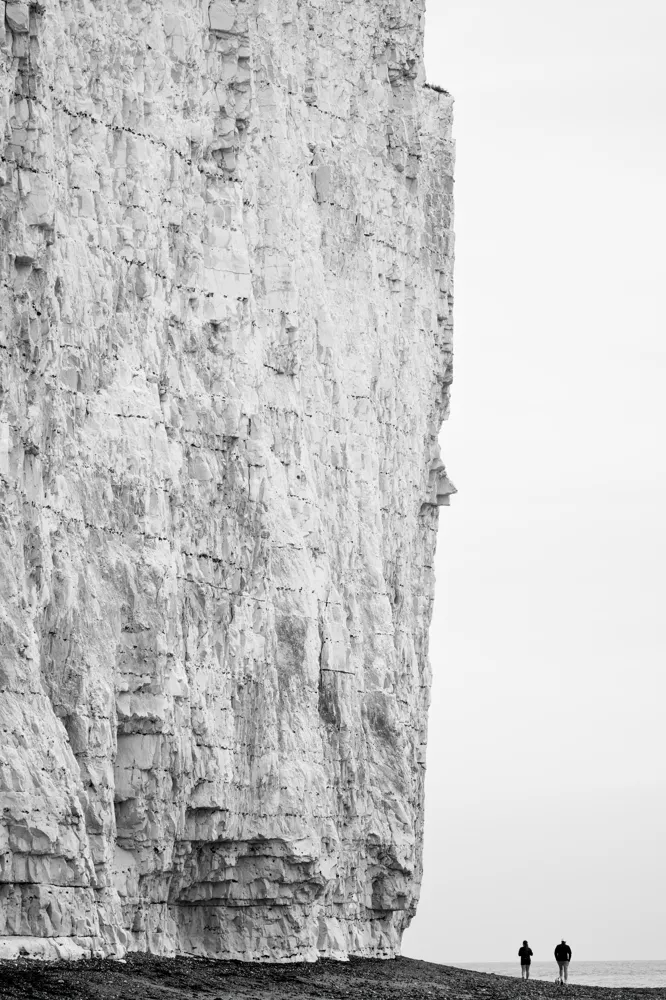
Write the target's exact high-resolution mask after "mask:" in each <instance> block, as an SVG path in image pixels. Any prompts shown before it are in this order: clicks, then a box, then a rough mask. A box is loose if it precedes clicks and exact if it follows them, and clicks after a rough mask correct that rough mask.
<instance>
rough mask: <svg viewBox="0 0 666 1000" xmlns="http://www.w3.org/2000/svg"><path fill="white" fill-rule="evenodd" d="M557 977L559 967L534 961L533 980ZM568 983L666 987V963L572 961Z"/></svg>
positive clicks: (505, 966)
mask: <svg viewBox="0 0 666 1000" xmlns="http://www.w3.org/2000/svg"><path fill="white" fill-rule="evenodd" d="M446 964H447V965H449V964H455V968H457V969H473V970H474V971H475V972H494V973H495V975H496V976H517V977H518V978H520V965H519V964H518V963H517V962H477V963H466V964H465V965H461V964H459V963H448V962H447V963H446ZM556 978H557V965H556V963H555V960H554V959H553V961H552V962H532V965H531V966H530V979H546V980H549V981H550V982H553V981H554V980H555V979H556ZM569 982H570V983H576V984H578V985H580V986H637V987H638V986H640V987H644V986H661V987H666V961H659V962H577V961H576V960H575V959H572V961H571V965H570V966H569Z"/></svg>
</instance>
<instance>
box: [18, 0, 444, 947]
mask: <svg viewBox="0 0 666 1000" xmlns="http://www.w3.org/2000/svg"><path fill="white" fill-rule="evenodd" d="M3 9H4V18H3V21H2V25H1V26H0V124H1V125H2V132H1V133H0V218H1V222H2V225H1V228H0V315H1V323H0V380H1V381H0V814H1V818H0V956H13V955H17V954H32V955H41V956H45V957H52V956H55V955H64V956H74V955H78V954H82V953H85V954H90V953H93V954H116V955H121V954H123V952H124V951H125V950H126V949H128V948H129V949H148V950H151V951H153V952H156V953H165V954H168V953H173V952H187V953H191V954H198V955H209V956H219V957H227V958H241V959H255V960H260V959H272V960H285V961H288V960H295V959H304V958H305V959H314V958H316V957H317V956H319V955H328V956H334V957H340V958H343V957H346V956H348V955H373V956H391V955H394V954H395V953H396V952H397V951H398V949H399V946H400V938H401V934H402V931H403V930H404V928H405V927H406V925H407V923H408V922H409V920H410V918H411V916H412V915H413V913H414V909H415V906H416V902H417V898H418V893H419V883H420V878H421V837H422V824H423V778H424V772H423V768H424V749H425V743H426V725H427V707H428V696H429V695H428V692H429V683H430V674H429V665H428V651H427V637H428V627H429V623H430V618H431V612H432V601H433V587H434V579H433V555H434V549H435V538H436V530H437V516H438V507H439V506H440V505H442V504H446V503H448V498H449V494H450V493H451V492H452V491H453V487H452V485H451V483H450V482H449V480H448V479H447V477H446V473H445V470H444V466H443V464H442V460H441V457H440V453H439V449H438V446H437V434H438V431H439V428H440V425H441V422H442V420H443V419H444V418H445V417H446V413H447V405H448V392H449V384H450V381H451V292H452V281H451V272H452V253H453V242H452V241H453V237H452V233H451V211H452V185H453V181H452V171H453V145H452V141H451V99H450V98H449V97H448V95H446V94H445V93H442V92H439V91H438V90H437V89H435V88H430V87H428V86H426V85H425V78H424V72H423V59H422V41H423V39H422V34H423V17H424V12H423V0H363V2H360V0H351V2H350V0H320V2H317V3H314V2H306V3H303V2H301V0H279V2H278V0H212V2H207V0H203V2H202V0H196V2H195V0H177V2H176V0H164V2H163V3H160V4H157V5H155V4H152V5H151V4H145V3H138V4H137V3H134V4H129V3H126V2H123V0H120V2H113V3H112V2H111V0H95V2H94V3H93V2H92V0H69V2H68V3H56V2H55V0H42V2H40V3H34V2H31V3H27V2H23V0H9V2H6V3H5V4H3Z"/></svg>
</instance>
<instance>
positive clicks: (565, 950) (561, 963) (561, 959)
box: [555, 938, 571, 983]
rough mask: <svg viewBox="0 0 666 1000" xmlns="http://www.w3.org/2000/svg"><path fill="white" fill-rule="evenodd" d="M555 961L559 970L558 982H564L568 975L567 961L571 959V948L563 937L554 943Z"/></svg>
mask: <svg viewBox="0 0 666 1000" xmlns="http://www.w3.org/2000/svg"><path fill="white" fill-rule="evenodd" d="M555 961H556V962H557V967H558V969H559V970H560V982H561V983H566V981H567V979H568V976H569V962H570V961H571V948H570V947H569V945H568V944H567V943H566V941H565V940H564V938H563V939H562V941H560V943H559V944H558V945H555Z"/></svg>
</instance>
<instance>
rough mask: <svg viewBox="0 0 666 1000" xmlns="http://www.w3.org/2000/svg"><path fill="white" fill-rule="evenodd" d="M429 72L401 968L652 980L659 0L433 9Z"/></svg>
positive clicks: (662, 797) (665, 351) (664, 639)
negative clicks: (441, 175)
mask: <svg viewBox="0 0 666 1000" xmlns="http://www.w3.org/2000/svg"><path fill="white" fill-rule="evenodd" d="M426 50H427V51H426V58H427V68H428V76H429V80H430V81H431V82H432V83H437V84H440V85H441V86H444V87H446V89H447V90H449V91H451V93H452V94H453V95H454V96H455V98H456V138H457V143H458V161H457V183H456V198H457V212H456V230H457V264H456V305H455V317H456V327H455V338H456V339H455V351H456V355H455V365H456V367H455V382H454V386H453V400H452V413H451V418H450V420H449V422H448V424H447V425H445V428H444V432H443V434H442V452H443V455H444V458H445V461H446V464H447V467H448V469H449V472H450V475H451V477H452V478H453V480H454V482H455V483H456V485H457V487H458V489H459V493H458V495H457V496H456V497H454V498H453V500H452V506H451V508H450V509H449V510H446V509H443V510H442V511H441V518H440V534H439V546H438V554H437V574H438V584H437V601H436V609H435V619H434V622H433V627H432V632H431V659H432V664H433V671H434V688H433V703H432V708H431V715H430V741H429V751H428V779H427V800H426V856H425V876H424V882H423V891H422V897H421V904H420V908H419V912H418V915H417V917H416V919H415V920H414V922H413V924H412V927H411V928H410V929H409V931H408V932H407V933H406V935H405V938H404V944H403V953H404V954H406V955H411V956H413V957H417V958H427V959H429V960H432V961H438V962H447V961H449V962H465V961H469V962H473V961H501V960H509V961H510V960H516V959H515V955H516V952H517V949H518V947H519V945H520V942H521V941H522V939H523V938H528V939H529V941H530V944H531V945H532V948H533V949H534V952H535V959H548V958H550V957H551V956H552V950H553V947H554V945H555V943H556V942H557V941H558V940H559V939H560V938H562V937H566V939H567V940H568V941H569V942H570V944H571V946H572V948H573V951H574V959H576V958H579V959H613V958H615V959H632V958H645V959H658V958H660V959H663V958H666V860H665V855H666V770H665V764H666V761H665V756H666V755H665V753H664V750H665V736H664V734H665V730H666V726H665V724H664V713H665V712H666V670H665V667H666V583H665V581H666V528H665V521H666V462H665V448H664V431H665V429H666V391H665V390H666V338H665V336H664V334H665V332H666V331H665V323H664V298H665V295H664V289H665V285H666V282H665V263H666V254H665V250H664V246H665V241H666V197H665V194H666V84H665V81H666V74H665V72H664V58H665V56H664V52H665V51H666V4H664V3H663V0H632V2H631V3H629V2H624V3H620V2H618V0H560V2H559V3H558V4H551V3H549V4H547V3H545V2H542V0H502V3H499V2H498V0H430V5H429V12H428V19H427V29H426ZM572 972H573V967H572Z"/></svg>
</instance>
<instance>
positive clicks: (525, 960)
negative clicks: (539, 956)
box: [518, 941, 532, 979]
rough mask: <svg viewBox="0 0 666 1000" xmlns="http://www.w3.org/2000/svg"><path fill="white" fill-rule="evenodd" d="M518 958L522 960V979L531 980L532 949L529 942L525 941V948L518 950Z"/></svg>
mask: <svg viewBox="0 0 666 1000" xmlns="http://www.w3.org/2000/svg"><path fill="white" fill-rule="evenodd" d="M518 957H519V958H520V972H521V974H522V977H523V979H529V978H530V962H531V961H532V949H531V948H530V946H529V945H528V943H527V941H523V947H522V948H519V949H518Z"/></svg>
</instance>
